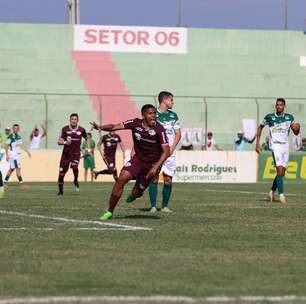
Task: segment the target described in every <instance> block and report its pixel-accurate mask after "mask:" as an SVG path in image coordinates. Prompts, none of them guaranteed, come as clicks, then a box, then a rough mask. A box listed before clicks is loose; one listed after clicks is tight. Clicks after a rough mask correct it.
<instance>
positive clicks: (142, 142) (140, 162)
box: [91, 104, 170, 221]
mask: <svg viewBox="0 0 306 304" xmlns="http://www.w3.org/2000/svg"><path fill="white" fill-rule="evenodd" d="M141 114H142V119H139V118H135V119H131V120H127V121H125V122H121V123H117V124H109V125H104V126H98V125H97V124H96V123H95V122H93V123H91V124H92V126H93V128H94V129H96V130H104V131H115V130H123V129H129V130H131V131H132V135H133V142H134V150H135V154H134V156H133V157H132V159H131V160H130V161H129V162H127V163H126V164H125V166H124V167H123V168H122V170H121V172H120V175H119V178H118V180H117V181H116V183H115V185H114V187H113V190H112V193H111V196H110V199H109V208H108V211H106V212H104V213H103V214H102V215H101V216H100V218H99V219H100V220H101V221H106V220H108V219H111V218H112V216H113V212H114V209H115V207H116V205H117V203H118V201H119V199H120V197H121V195H122V192H123V188H124V186H125V184H126V183H127V182H128V181H130V180H131V179H132V178H136V183H135V186H134V187H133V189H132V192H131V194H130V195H129V196H128V198H127V200H126V201H127V202H128V203H130V202H132V201H134V200H135V199H136V198H138V197H140V196H142V194H143V192H144V191H145V189H146V188H147V187H148V186H149V184H150V183H151V181H152V180H153V179H154V178H155V177H156V175H157V174H158V173H159V170H160V168H161V166H162V164H163V163H164V161H165V160H166V159H167V158H168V157H169V155H170V148H169V144H168V139H167V136H166V133H165V129H164V128H163V126H162V125H160V124H159V123H158V122H157V121H156V108H155V107H154V106H153V105H150V104H146V105H144V106H143V107H142V108H141Z"/></svg>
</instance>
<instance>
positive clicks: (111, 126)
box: [90, 121, 125, 131]
mask: <svg viewBox="0 0 306 304" xmlns="http://www.w3.org/2000/svg"><path fill="white" fill-rule="evenodd" d="M90 124H91V126H92V129H95V130H98V131H100V130H102V131H117V130H123V129H125V128H124V125H123V123H122V122H120V123H116V124H108V125H102V126H99V125H98V124H97V123H96V122H94V121H93V122H91V123H90Z"/></svg>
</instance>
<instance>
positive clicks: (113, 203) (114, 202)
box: [108, 194, 120, 213]
mask: <svg viewBox="0 0 306 304" xmlns="http://www.w3.org/2000/svg"><path fill="white" fill-rule="evenodd" d="M119 199H120V196H116V195H114V194H111V196H110V198H109V208H108V211H110V212H111V213H113V211H114V209H115V208H116V206H117V204H118V202H119Z"/></svg>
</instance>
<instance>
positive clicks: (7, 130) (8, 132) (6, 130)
mask: <svg viewBox="0 0 306 304" xmlns="http://www.w3.org/2000/svg"><path fill="white" fill-rule="evenodd" d="M4 133H5V134H6V135H10V134H11V128H10V127H6V128H5V129H4Z"/></svg>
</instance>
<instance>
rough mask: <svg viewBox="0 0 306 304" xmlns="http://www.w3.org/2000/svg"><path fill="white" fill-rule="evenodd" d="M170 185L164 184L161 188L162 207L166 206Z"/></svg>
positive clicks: (169, 194)
mask: <svg viewBox="0 0 306 304" xmlns="http://www.w3.org/2000/svg"><path fill="white" fill-rule="evenodd" d="M171 190H172V185H165V184H164V188H163V202H162V207H163V208H164V207H168V203H169V199H170V196H171Z"/></svg>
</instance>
